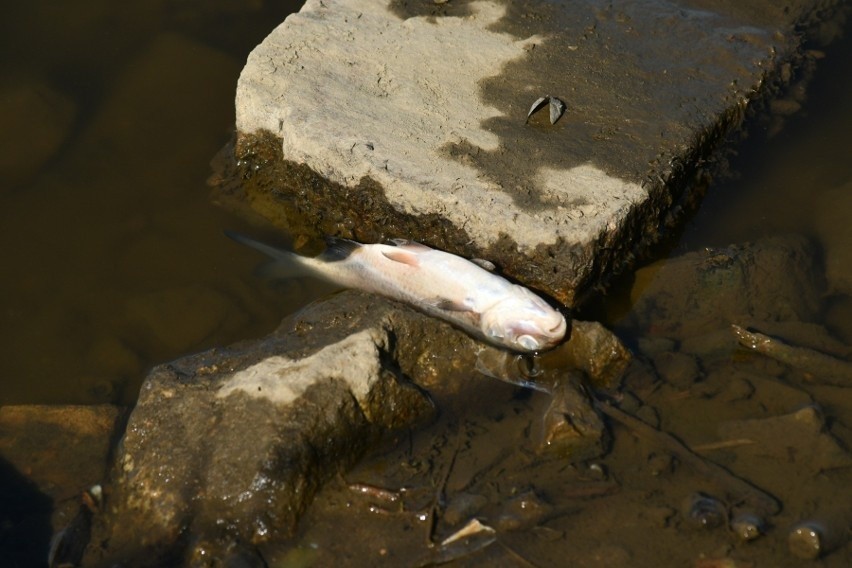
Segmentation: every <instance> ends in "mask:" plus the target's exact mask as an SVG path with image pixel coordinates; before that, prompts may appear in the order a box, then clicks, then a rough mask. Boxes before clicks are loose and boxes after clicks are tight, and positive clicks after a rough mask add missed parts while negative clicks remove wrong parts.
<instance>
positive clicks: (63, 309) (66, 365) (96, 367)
mask: <svg viewBox="0 0 852 568" xmlns="http://www.w3.org/2000/svg"><path fill="white" fill-rule="evenodd" d="M299 4H300V3H299V2H274V3H267V2H227V1H226V2H215V3H208V2H189V3H186V2H180V3H178V2H167V1H159V2H158V1H154V2H150V1H147V0H146V1H138V0H137V1H131V2H128V3H121V4H120V5H118V4H113V3H110V2H101V1H97V0H95V1H88V2H82V3H81V2H75V3H73V4H67V5H66V4H64V3H55V2H30V3H15V4H14V5H13V6H11V7H8V8H6V10H5V14H4V17H3V22H4V23H3V24H2V26H3V33H2V35H0V42H2V47H0V50H2V52H3V53H4V54H6V55H12V56H13V57H4V58H3V60H2V61H3V62H2V64H0V65H2V67H0V77H2V79H0V131H1V132H2V135H0V136H2V140H3V142H2V147H3V150H2V154H3V156H2V158H0V240H2V243H3V245H2V250H3V254H2V264H3V266H4V267H5V268H4V276H3V278H2V280H0V298H2V300H0V302H2V311H0V314H2V318H3V319H2V330H3V331H2V340H0V377H2V384H0V404H6V403H25V402H27V403H37V402H46V403H94V402H109V401H113V402H121V403H124V404H130V403H132V402H133V400H135V396H136V392H137V390H138V387H139V384H140V382H141V380H142V378H143V376H144V374H145V372H146V370H147V369H148V368H149V367H150V366H151V365H153V364H156V363H158V362H163V361H167V360H170V359H173V358H175V357H177V356H179V355H182V354H185V353H189V352H193V351H197V350H201V349H204V348H207V347H211V346H214V345H222V344H227V343H230V342H233V341H236V340H238V339H244V338H248V337H252V336H258V335H262V334H263V333H265V332H266V331H268V330H270V329H271V328H272V327H274V326H275V325H276V323H277V322H278V321H280V318H281V316H282V315H283V314H285V313H287V312H288V311H292V310H293V309H295V308H296V307H297V306H299V305H303V304H304V303H305V302H306V301H308V300H310V299H311V298H312V297H313V295H312V294H311V293H308V292H307V291H306V289H304V288H302V287H301V285H300V284H299V283H298V282H294V283H291V284H290V285H289V286H288V287H287V288H286V289H284V290H278V291H273V290H272V289H271V288H270V287H269V286H267V285H265V284H263V283H262V282H261V281H260V280H259V279H256V278H253V277H252V274H251V270H252V267H253V265H254V264H255V263H256V259H255V258H253V257H252V256H251V255H248V254H245V251H244V250H241V249H240V248H239V247H237V246H236V245H234V244H233V243H231V242H230V241H228V240H227V239H226V238H224V237H223V235H222V229H223V228H231V229H234V228H240V227H241V226H242V225H243V224H244V223H241V222H240V221H239V220H238V219H237V218H236V217H235V216H233V215H231V214H228V213H225V212H223V211H222V210H220V209H219V208H217V207H216V205H215V204H213V203H211V202H210V199H209V196H208V194H209V188H208V187H207V186H206V184H205V180H206V178H207V177H208V176H209V175H210V173H211V169H210V166H209V162H210V160H211V158H213V156H214V155H215V154H216V153H217V151H218V150H219V149H220V148H221V147H222V146H223V145H225V144H226V143H227V142H228V141H229V139H230V137H231V132H232V129H233V124H234V103H233V101H234V92H235V88H236V81H237V77H238V75H239V72H240V69H241V67H242V65H243V63H244V61H245V58H246V56H247V55H248V53H249V51H250V50H251V49H252V47H253V46H254V45H256V44H257V43H259V42H260V41H261V40H262V39H263V37H265V36H266V35H267V34H268V33H269V31H270V30H271V29H272V28H273V27H274V26H276V25H277V24H278V23H280V22H281V21H282V20H283V18H284V17H285V16H286V14H287V13H288V12H289V11H292V10H294V9H297V8H298V5H299Z"/></svg>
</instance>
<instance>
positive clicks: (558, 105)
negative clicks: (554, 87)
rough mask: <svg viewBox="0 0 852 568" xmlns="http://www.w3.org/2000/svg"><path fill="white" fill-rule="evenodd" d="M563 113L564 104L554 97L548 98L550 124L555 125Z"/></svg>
mask: <svg viewBox="0 0 852 568" xmlns="http://www.w3.org/2000/svg"><path fill="white" fill-rule="evenodd" d="M563 112H565V103H563V102H562V101H561V100H559V99H557V98H556V97H550V124H556V121H557V120H559V117H561V116H562V113H563Z"/></svg>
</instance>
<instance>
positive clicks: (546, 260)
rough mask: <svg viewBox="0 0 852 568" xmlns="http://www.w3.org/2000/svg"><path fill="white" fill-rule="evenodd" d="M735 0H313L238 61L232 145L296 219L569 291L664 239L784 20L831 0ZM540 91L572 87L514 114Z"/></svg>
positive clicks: (775, 76)
mask: <svg viewBox="0 0 852 568" xmlns="http://www.w3.org/2000/svg"><path fill="white" fill-rule="evenodd" d="M740 4H741V3H739V2H735V1H733V0H731V1H725V0H720V1H716V2H714V1H711V0H705V1H701V0H681V1H678V2H672V1H665V0H635V1H620V2H614V3H604V4H601V3H599V2H592V1H590V0H563V1H561V2H545V1H536V2H524V3H520V4H516V3H508V2H501V1H485V0H483V1H474V2H463V1H458V2H456V1H453V2H449V3H440V5H435V4H434V3H432V2H422V3H410V2H398V1H390V2H388V1H386V2H376V1H374V0H309V1H308V2H307V3H306V4H305V6H304V8H303V9H302V11H301V12H300V13H298V14H295V15H293V16H290V17H289V18H288V19H287V20H286V21H285V22H284V23H283V24H282V25H280V26H279V27H278V28H277V29H276V30H275V31H273V32H272V33H271V34H270V35H269V36H268V37H267V38H266V40H265V41H264V42H263V43H262V44H261V45H260V46H258V47H257V48H256V49H255V50H254V51H253V52H252V54H251V55H250V56H249V59H248V63H247V65H246V67H245V68H244V70H243V72H242V75H241V77H240V81H239V84H238V88H237V98H236V105H237V109H236V116H237V129H238V145H237V154H238V157H239V158H241V159H242V160H244V163H246V165H247V166H248V167H247V169H246V170H245V173H246V174H247V175H248V174H251V173H253V172H255V171H256V169H257V168H258V167H260V166H266V168H265V169H263V168H261V174H260V175H259V176H257V177H256V178H255V180H254V182H253V183H251V184H249V186H248V187H247V189H246V191H247V192H248V194H249V195H248V198H249V200H250V201H251V203H252V205H253V206H254V207H255V208H257V209H258V210H260V211H261V212H262V213H263V214H264V215H266V216H267V217H269V218H270V219H272V220H273V221H275V222H277V223H280V224H282V225H285V224H286V225H287V226H288V227H289V229H290V230H295V231H299V230H304V231H306V232H309V233H313V234H316V233H332V234H342V235H345V236H352V237H355V238H356V239H359V240H362V241H377V240H381V239H383V238H387V237H394V236H403V237H409V238H415V239H419V240H423V241H425V242H428V243H430V244H432V245H435V246H438V247H440V248H444V249H447V250H450V251H452V252H455V253H461V254H464V255H466V256H479V257H484V258H490V259H493V260H495V261H496V262H497V263H498V264H500V265H501V267H502V268H503V269H504V270H505V271H506V272H507V273H509V274H510V275H512V276H514V277H517V278H518V279H520V280H522V281H523V282H525V283H526V284H528V285H530V286H533V287H538V288H541V289H543V290H545V291H548V292H549V293H551V294H553V295H554V296H555V297H557V298H558V299H560V300H561V301H564V302H568V303H571V302H576V301H577V300H578V299H579V298H578V295H579V294H581V293H582V292H583V291H586V290H588V289H589V287H590V286H591V285H593V284H595V283H597V282H598V281H600V280H601V279H604V278H605V277H606V276H607V275H608V274H610V273H611V272H612V271H613V270H614V269H617V268H619V267H620V266H622V265H623V264H624V263H625V262H628V261H629V259H630V258H632V254H631V253H632V252H634V251H635V250H636V249H637V248H639V249H641V248H644V246H646V245H647V244H648V243H649V242H652V241H654V240H656V239H657V235H658V234H659V232H660V229H661V227H662V225H663V223H664V222H665V221H666V219H667V217H668V216H670V214H672V213H676V212H677V211H679V209H680V205H681V204H683V203H684V202H685V201H687V200H689V199H690V198H692V197H693V195H692V194H693V193H694V192H692V191H689V189H690V188H694V187H695V186H694V184H693V183H692V182H693V181H695V180H696V179H698V178H701V177H702V171H701V166H700V165H699V164H700V161H701V159H703V158H705V157H707V156H708V155H709V154H710V153H711V152H712V151H713V150H714V149H715V148H716V147H717V146H718V144H719V142H720V141H721V140H722V138H723V137H724V135H725V134H726V133H728V132H729V131H730V130H731V129H732V128H734V127H736V126H738V125H739V124H740V122H741V120H742V117H743V115H744V110H745V109H746V107H747V106H749V104H750V103H751V102H752V101H753V100H755V99H757V98H761V97H762V96H764V95H767V94H768V93H770V92H772V87H775V86H777V84H778V83H780V82H783V80H784V77H789V75H790V74H789V72H788V73H786V74H784V73H780V72H778V71H779V69H780V66H781V64H782V63H789V62H790V61H791V60H795V57H796V54H797V52H796V49H795V45H796V39H795V35H794V33H793V30H794V27H796V26H800V27H804V26H805V24H808V23H810V21H811V20H812V19H814V18H813V17H812V14H817V13H818V14H819V16H820V17H821V18H828V17H830V16H831V15H832V14H833V8H832V7H833V6H834V3H829V4H828V5H827V6H824V5H823V4H825V3H817V2H815V1H813V0H800V1H795V2H790V3H787V4H785V5H784V7H783V9H781V7H777V6H775V5H774V4H773V3H770V2H757V3H749V6H748V7H742V6H741V5H740ZM817 4H819V6H820V8H821V9H820V11H817V10H816V7H817ZM787 71H789V66H788V67H787ZM543 95H553V96H555V97H558V98H560V99H561V100H562V101H564V103H565V104H566V105H567V110H566V111H565V114H564V116H562V118H561V119H560V120H559V121H558V122H556V123H555V124H554V125H551V124H550V121H549V120H548V118H547V114H548V112H547V110H546V109H545V110H543V111H542V112H540V113H536V114H534V115H533V116H532V118H531V119H530V120H529V121H528V122H527V120H526V119H527V112H528V110H529V109H530V105H531V104H532V103H533V101H535V100H536V99H537V98H538V97H540V96H543Z"/></svg>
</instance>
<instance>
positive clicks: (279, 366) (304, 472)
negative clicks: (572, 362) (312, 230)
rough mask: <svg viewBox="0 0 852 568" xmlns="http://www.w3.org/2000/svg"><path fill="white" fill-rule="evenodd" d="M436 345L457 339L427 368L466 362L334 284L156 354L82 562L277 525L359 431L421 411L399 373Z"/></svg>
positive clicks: (132, 557) (218, 552) (389, 309)
mask: <svg viewBox="0 0 852 568" xmlns="http://www.w3.org/2000/svg"><path fill="white" fill-rule="evenodd" d="M399 335H404V336H406V337H417V338H418V341H417V342H413V341H410V340H409V341H397V339H396V338H397V336H399ZM450 345H460V346H466V347H467V348H468V349H467V351H466V352H465V353H461V354H459V356H458V357H457V358H456V361H448V360H444V361H443V362H442V361H440V360H439V361H437V362H435V363H432V364H433V365H435V364H437V365H439V366H441V371H440V372H437V373H436V374H445V373H446V370H447V368H448V367H449V366H451V365H453V364H456V363H458V362H463V363H464V364H466V365H468V366H469V368H472V367H473V356H474V354H475V350H474V349H473V348H472V347H473V340H472V339H469V338H467V336H465V335H463V334H461V332H457V331H454V330H452V329H451V328H449V327H447V326H446V325H445V324H442V323H440V322H438V321H436V320H433V319H430V318H426V317H425V316H421V315H419V314H417V313H415V312H412V311H409V310H400V309H398V308H397V307H395V306H394V305H393V304H391V303H389V302H386V301H383V300H380V299H377V298H374V297H369V296H366V295H363V294H358V293H354V292H348V293H343V294H340V295H337V296H335V297H334V298H332V299H330V300H328V301H325V302H322V303H319V304H316V305H314V306H312V307H310V308H307V309H306V310H304V311H303V312H302V313H300V314H298V315H295V316H293V317H291V318H288V319H287V320H285V321H284V323H282V325H281V327H280V328H279V330H278V331H277V332H276V333H274V334H272V335H270V336H269V337H267V338H264V339H262V340H258V341H254V342H245V343H243V344H239V345H236V346H234V347H231V348H228V349H216V350H212V351H209V352H205V353H201V354H199V355H194V356H190V357H186V358H184V359H180V360H178V361H175V362H173V363H171V364H166V365H161V366H159V367H156V368H155V369H154V370H153V371H152V372H151V374H150V375H149V376H148V377H147V378H146V380H145V383H144V385H143V387H142V391H141V393H140V396H139V401H138V403H137V406H136V408H135V409H134V411H133V413H132V415H131V417H130V419H129V422H128V426H127V430H126V433H125V436H124V438H123V440H122V443H121V446H120V448H119V450H118V452H117V456H116V465H115V468H114V472H113V479H112V484H113V487H112V489H111V491H110V492H109V499H108V502H107V510H106V512H105V513H104V515H103V516H102V517H100V518H99V520H98V524H97V525H96V530H97V532H96V534H95V536H94V537H93V539H92V543H93V546H92V547H91V548H90V551H89V561H90V562H91V563H93V564H98V563H101V562H113V561H121V562H130V563H131V564H133V565H162V563H163V562H166V563H168V562H177V560H175V559H176V558H189V557H193V555H194V556H198V555H201V556H198V558H203V557H205V556H204V555H212V557H216V558H223V557H226V556H228V554H229V553H228V550H229V547H230V546H231V545H232V544H233V542H235V541H240V542H244V543H245V542H248V543H253V544H258V543H261V542H265V541H268V540H270V539H276V538H282V537H284V536H287V535H289V534H290V533H291V532H292V530H293V529H294V528H295V524H296V522H297V520H298V518H299V516H300V515H301V514H302V513H303V512H304V510H305V508H306V507H307V506H308V504H309V503H310V502H311V500H312V498H313V496H314V494H315V493H316V491H317V490H318V488H319V487H320V486H321V485H322V483H323V482H324V481H326V480H327V479H328V478H329V477H330V476H332V475H333V474H334V473H336V472H338V471H340V469H341V468H345V467H347V466H349V465H351V464H352V463H354V461H355V460H356V459H357V458H358V457H360V455H361V454H362V452H363V451H364V450H365V449H366V448H367V447H368V446H369V444H370V443H371V441H375V440H376V439H377V437H378V436H379V435H381V434H382V433H383V432H385V431H386V430H388V429H391V428H396V427H401V426H407V425H412V424H413V423H415V422H416V421H419V420H422V419H424V418H425V417H428V416H430V415H431V412H432V410H433V407H432V403H431V401H430V400H429V398H428V396H427V395H426V394H425V393H424V391H422V390H421V389H420V388H418V387H416V386H415V385H414V384H413V383H412V382H410V380H409V377H410V376H412V375H413V376H415V377H418V378H420V379H424V378H426V379H428V376H430V375H431V374H432V372H431V371H429V369H428V367H429V365H428V364H424V363H421V361H423V360H424V359H435V357H434V354H435V353H449V352H451V347H450ZM100 543H108V545H107V546H105V547H102V546H100ZM186 555H189V556H186ZM198 558H196V560H197V559H198Z"/></svg>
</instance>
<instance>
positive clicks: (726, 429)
mask: <svg viewBox="0 0 852 568" xmlns="http://www.w3.org/2000/svg"><path fill="white" fill-rule="evenodd" d="M719 435H720V436H721V437H723V438H730V439H744V440H750V441H751V442H753V443H752V444H747V445H743V446H741V447H739V448H738V449H737V450H736V451H737V453H738V454H741V455H751V456H755V457H760V458H764V459H770V460H778V461H781V462H793V463H794V464H795V465H796V466H798V467H804V468H807V470H808V471H810V472H811V473H812V474H817V473H820V472H822V471H827V470H831V469H837V468H848V467H852V454H850V453H849V451H848V450H846V449H845V448H844V447H843V446H842V445H841V444H840V443H839V442H838V441H837V439H836V438H835V437H834V436H832V435H831V433H830V432H829V431H828V429H827V425H826V423H825V417H824V416H823V414H822V412H821V411H820V409H819V408H818V407H816V406H814V405H809V406H806V407H804V408H802V409H800V410H797V411H796V412H793V413H790V414H785V415H782V416H773V417H770V418H759V419H751V420H734V421H729V422H724V423H722V424H720V425H719Z"/></svg>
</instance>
